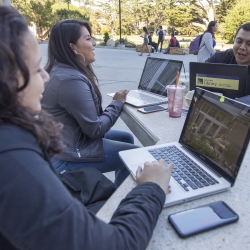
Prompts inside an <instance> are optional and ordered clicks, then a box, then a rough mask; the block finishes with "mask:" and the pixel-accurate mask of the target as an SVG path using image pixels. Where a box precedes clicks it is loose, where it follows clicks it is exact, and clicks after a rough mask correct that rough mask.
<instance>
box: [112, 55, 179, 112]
mask: <svg viewBox="0 0 250 250" xmlns="http://www.w3.org/2000/svg"><path fill="white" fill-rule="evenodd" d="M182 64H183V62H182V61H177V60H169V59H162V58H155V57H148V58H147V60H146V62H145V65H144V69H143V71H142V75H141V79H140V82H139V86H138V89H137V90H130V91H129V93H128V95H127V100H126V103H128V104H130V105H133V106H135V107H138V108H139V107H145V106H150V105H156V104H162V103H167V98H166V97H167V91H166V86H167V85H169V84H175V81H176V75H177V72H180V71H181V68H182ZM114 94H115V93H110V94H108V95H109V96H112V97H113V96H114Z"/></svg>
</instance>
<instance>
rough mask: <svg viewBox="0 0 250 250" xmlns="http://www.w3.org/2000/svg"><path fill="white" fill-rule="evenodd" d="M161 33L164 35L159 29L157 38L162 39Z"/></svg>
mask: <svg viewBox="0 0 250 250" xmlns="http://www.w3.org/2000/svg"><path fill="white" fill-rule="evenodd" d="M163 35H164V33H163V31H162V30H160V31H159V33H158V36H159V40H163Z"/></svg>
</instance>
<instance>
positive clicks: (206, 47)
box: [197, 32, 215, 62]
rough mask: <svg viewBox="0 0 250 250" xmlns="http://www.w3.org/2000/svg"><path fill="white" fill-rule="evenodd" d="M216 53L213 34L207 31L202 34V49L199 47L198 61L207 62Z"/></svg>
mask: <svg viewBox="0 0 250 250" xmlns="http://www.w3.org/2000/svg"><path fill="white" fill-rule="evenodd" d="M214 53H215V49H214V48H213V37H212V34H211V33H210V32H206V33H205V34H204V35H203V36H202V40H201V43H200V49H199V52H198V56H197V61H198V62H205V61H206V60H207V59H208V58H209V57H210V56H212V55H213V54H214Z"/></svg>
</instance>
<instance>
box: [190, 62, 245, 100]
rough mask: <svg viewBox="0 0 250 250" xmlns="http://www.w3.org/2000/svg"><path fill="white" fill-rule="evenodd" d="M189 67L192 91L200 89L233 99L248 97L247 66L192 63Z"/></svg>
mask: <svg viewBox="0 0 250 250" xmlns="http://www.w3.org/2000/svg"><path fill="white" fill-rule="evenodd" d="M189 67H190V90H194V89H195V88H196V87H200V88H204V89H207V90H209V91H213V92H219V93H222V94H223V95H224V96H227V97H229V98H233V99H235V98H237V97H242V96H245V95H246V79H247V72H248V68H247V66H243V65H233V64H222V63H216V64H213V63H198V62H190V65H189Z"/></svg>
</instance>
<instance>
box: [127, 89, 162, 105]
mask: <svg viewBox="0 0 250 250" xmlns="http://www.w3.org/2000/svg"><path fill="white" fill-rule="evenodd" d="M128 96H129V97H133V98H136V99H139V100H141V101H144V102H150V103H151V102H159V101H162V99H159V98H157V97H153V96H148V95H145V94H143V93H138V92H136V91H129V92H128Z"/></svg>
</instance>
